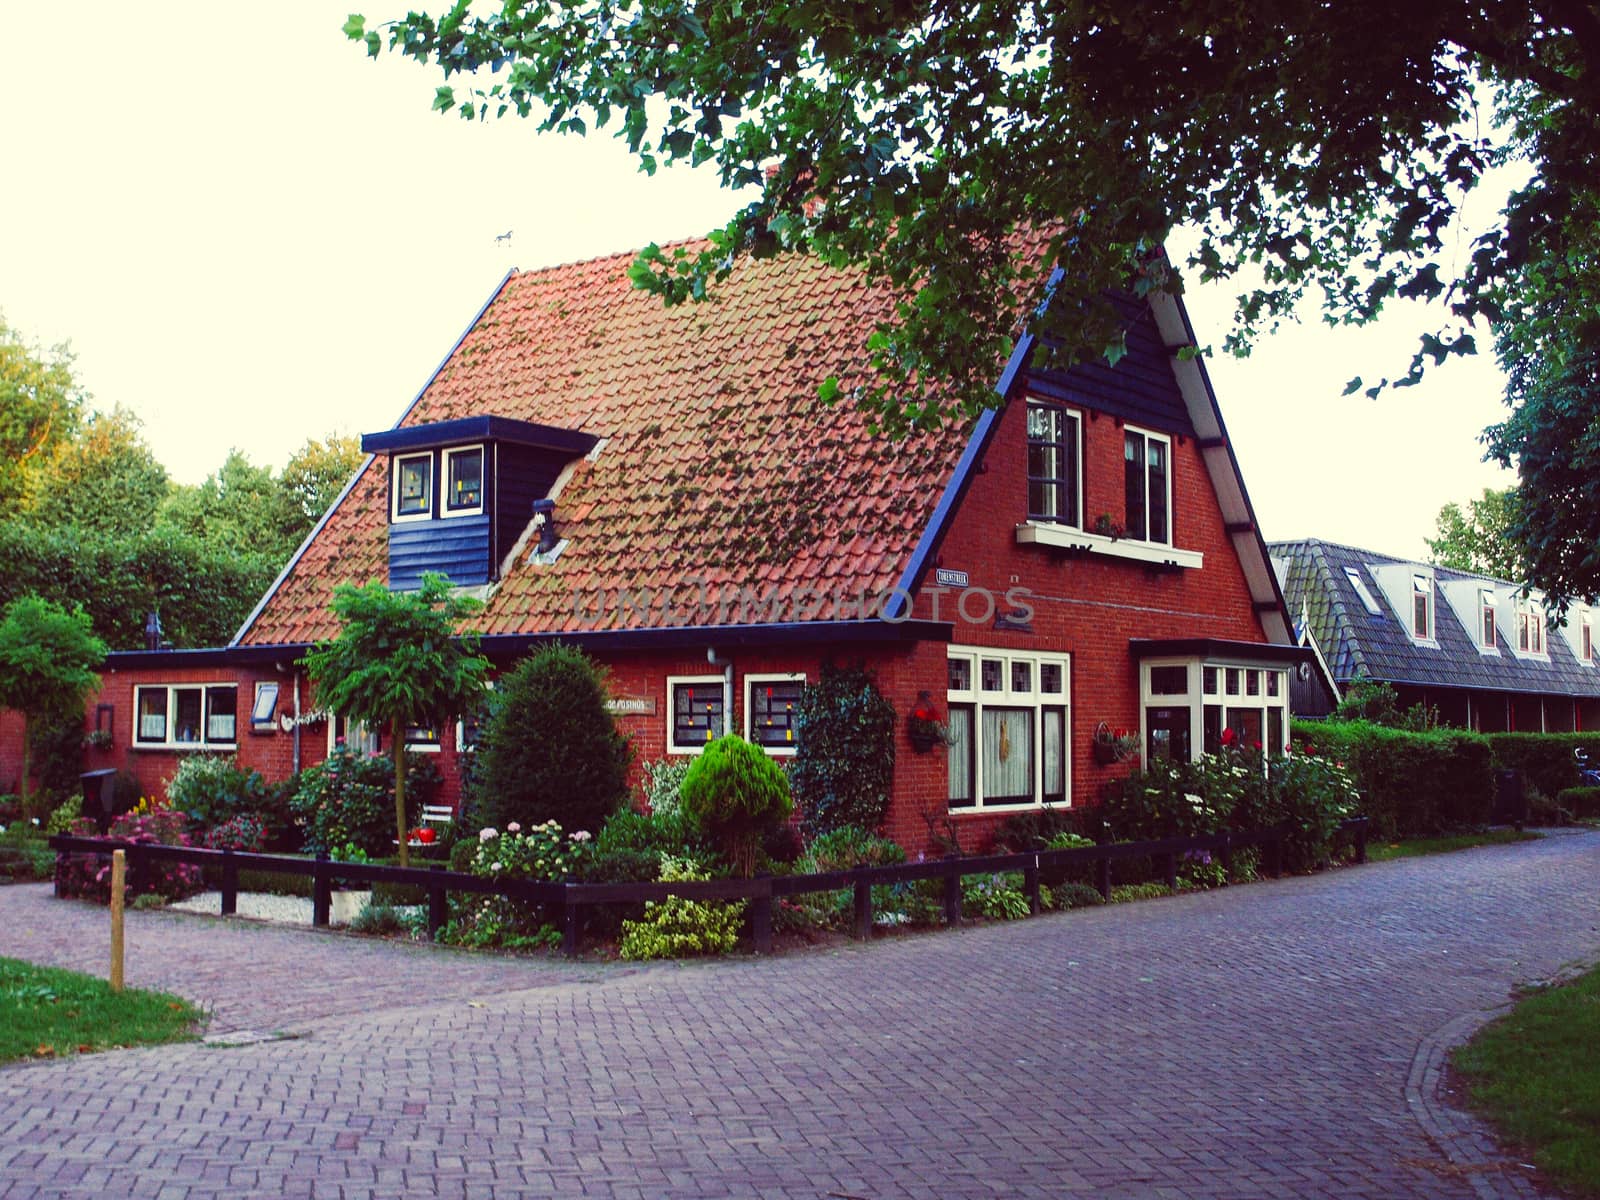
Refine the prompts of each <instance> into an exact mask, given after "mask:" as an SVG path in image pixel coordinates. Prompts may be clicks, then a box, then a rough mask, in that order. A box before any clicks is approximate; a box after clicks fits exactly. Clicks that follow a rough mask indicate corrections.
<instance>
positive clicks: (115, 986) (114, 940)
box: [111, 850, 128, 992]
mask: <svg viewBox="0 0 1600 1200" xmlns="http://www.w3.org/2000/svg"><path fill="white" fill-rule="evenodd" d="M127 883H128V855H127V852H126V851H124V850H113V851H112V852H111V990H112V991H113V992H120V991H121V990H122V900H123V891H124V890H125V889H126V887H127Z"/></svg>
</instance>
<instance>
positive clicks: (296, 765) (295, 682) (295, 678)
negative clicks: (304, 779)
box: [289, 671, 300, 775]
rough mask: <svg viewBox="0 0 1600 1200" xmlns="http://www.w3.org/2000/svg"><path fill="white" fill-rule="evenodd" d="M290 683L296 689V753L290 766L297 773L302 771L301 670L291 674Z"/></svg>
mask: <svg viewBox="0 0 1600 1200" xmlns="http://www.w3.org/2000/svg"><path fill="white" fill-rule="evenodd" d="M289 684H290V686H291V687H292V688H293V689H294V753H293V756H292V758H291V760H290V767H291V769H292V770H293V771H294V773H295V774H296V775H298V774H299V773H300V672H299V671H294V672H292V673H291V674H290V676H289Z"/></svg>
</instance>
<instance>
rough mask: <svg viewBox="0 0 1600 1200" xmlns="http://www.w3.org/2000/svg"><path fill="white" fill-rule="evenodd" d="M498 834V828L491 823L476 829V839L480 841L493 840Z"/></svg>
mask: <svg viewBox="0 0 1600 1200" xmlns="http://www.w3.org/2000/svg"><path fill="white" fill-rule="evenodd" d="M499 836H500V831H499V830H498V829H496V828H495V827H494V826H493V825H488V826H485V827H484V828H482V829H480V830H478V840H479V841H480V842H491V841H493V840H494V839H495V838H497V837H499Z"/></svg>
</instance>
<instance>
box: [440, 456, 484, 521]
mask: <svg viewBox="0 0 1600 1200" xmlns="http://www.w3.org/2000/svg"><path fill="white" fill-rule="evenodd" d="M444 463H445V466H444V489H445V491H444V507H445V511H446V512H447V513H449V514H450V515H452V516H466V515H468V514H469V513H476V512H482V511H483V447H482V446H469V447H467V448H466V449H464V450H446V451H445V452H444Z"/></svg>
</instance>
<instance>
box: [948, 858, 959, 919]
mask: <svg viewBox="0 0 1600 1200" xmlns="http://www.w3.org/2000/svg"><path fill="white" fill-rule="evenodd" d="M944 920H945V924H946V925H959V924H961V868H960V867H957V866H954V865H952V866H951V868H950V874H948V875H946V876H945V877H944Z"/></svg>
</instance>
